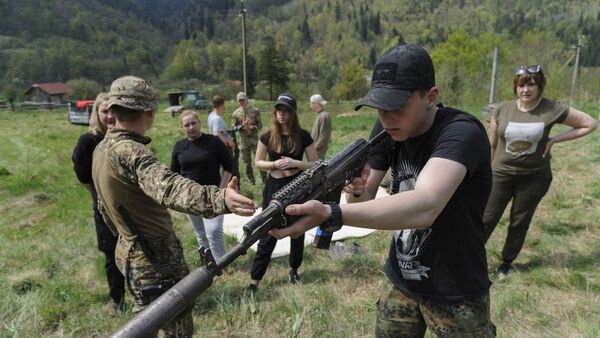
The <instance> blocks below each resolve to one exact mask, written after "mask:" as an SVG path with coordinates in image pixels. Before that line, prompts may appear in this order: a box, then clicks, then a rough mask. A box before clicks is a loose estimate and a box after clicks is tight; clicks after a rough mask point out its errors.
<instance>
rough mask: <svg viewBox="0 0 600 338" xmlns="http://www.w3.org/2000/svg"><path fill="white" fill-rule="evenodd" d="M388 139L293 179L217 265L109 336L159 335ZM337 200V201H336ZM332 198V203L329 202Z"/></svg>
mask: <svg viewBox="0 0 600 338" xmlns="http://www.w3.org/2000/svg"><path fill="white" fill-rule="evenodd" d="M384 137H385V131H382V132H381V133H379V134H378V135H376V136H375V137H373V138H372V139H371V140H370V141H369V142H367V141H365V140H364V139H358V140H356V141H355V142H354V143H352V144H351V145H349V146H348V147H346V148H344V149H343V150H342V151H340V152H339V153H337V154H336V155H334V157H333V158H332V159H331V160H329V161H321V160H319V161H317V163H316V164H315V165H314V166H313V167H312V168H310V169H308V170H306V171H305V172H303V173H302V174H300V176H298V177H297V178H295V179H294V180H293V181H291V182H290V183H288V184H287V185H285V186H284V187H283V188H281V190H279V191H277V192H276V193H275V194H274V195H273V198H272V200H271V202H270V203H269V205H268V206H267V207H266V208H265V209H264V210H263V211H262V212H260V213H259V214H258V215H257V216H255V217H254V218H253V219H251V220H250V221H249V222H248V223H246V224H245V225H244V227H243V229H244V235H243V236H242V238H241V239H240V241H239V243H238V244H237V245H236V246H234V247H233V248H232V249H231V250H230V251H229V252H227V253H226V254H225V255H224V256H223V257H221V259H220V260H219V261H218V262H210V264H207V265H206V266H203V267H200V268H198V269H196V270H194V271H192V272H191V273H190V274H188V275H187V276H186V277H185V278H183V279H182V280H181V281H179V282H178V283H177V284H175V285H174V286H173V287H171V288H170V289H169V290H167V291H166V292H165V293H163V294H162V295H161V296H160V297H159V298H157V299H156V300H155V301H154V302H152V303H151V304H150V305H148V306H147V307H146V308H144V309H143V310H142V311H141V312H139V313H138V314H137V315H136V316H135V317H134V318H132V319H131V320H129V321H128V322H127V323H125V325H124V326H122V327H121V328H120V329H119V330H117V331H116V332H115V333H114V334H113V335H112V336H111V337H128V338H129V337H136V338H137V337H140V338H141V337H148V336H151V335H153V334H155V333H156V331H158V329H159V328H160V327H161V326H163V325H164V324H165V323H168V322H169V321H171V320H172V319H173V318H175V316H177V314H179V313H181V312H182V311H183V310H184V309H185V308H187V307H188V306H191V305H192V304H193V303H194V300H195V299H196V297H198V296H199V295H200V294H202V292H204V290H206V289H208V288H209V287H210V286H211V285H212V282H213V279H214V277H215V276H216V275H220V274H221V272H222V270H223V269H224V268H225V267H227V266H228V265H230V264H231V263H232V262H233V261H234V260H236V259H237V258H238V257H239V256H241V255H244V254H245V253H246V251H247V250H248V249H249V248H250V247H251V246H252V245H253V244H254V243H256V242H258V241H259V240H260V238H261V237H263V236H264V235H265V234H266V233H267V232H269V230H271V229H272V228H273V227H276V226H280V227H284V226H286V224H285V217H284V216H285V208H286V207H287V206H288V205H291V204H298V203H304V202H306V201H308V200H311V199H317V200H320V201H324V200H325V199H326V198H331V197H332V196H336V195H337V198H338V199H339V194H341V190H342V188H343V187H344V186H345V185H346V184H347V183H349V182H350V180H352V178H353V177H356V176H358V175H360V172H361V170H362V168H363V166H364V165H365V163H366V161H367V157H368V155H369V151H370V149H371V148H372V147H373V146H374V145H375V144H377V143H378V142H379V141H381V140H382V139H383V138H384ZM333 198H336V197H333ZM329 200H331V199H328V201H329Z"/></svg>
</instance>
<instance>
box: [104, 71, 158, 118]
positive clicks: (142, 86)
mask: <svg viewBox="0 0 600 338" xmlns="http://www.w3.org/2000/svg"><path fill="white" fill-rule="evenodd" d="M112 105H118V106H121V107H125V108H129V109H134V110H139V111H155V110H156V108H157V107H158V104H157V102H156V95H155V94H154V89H153V88H152V87H151V86H150V84H149V83H148V82H147V81H146V80H144V79H141V78H139V77H136V76H131V75H128V76H123V77H120V78H118V79H116V80H114V81H113V83H112V85H111V86H110V92H109V93H108V108H110V107H111V106H112Z"/></svg>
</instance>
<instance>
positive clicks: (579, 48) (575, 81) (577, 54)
mask: <svg viewBox="0 0 600 338" xmlns="http://www.w3.org/2000/svg"><path fill="white" fill-rule="evenodd" d="M581 38H582V35H581V34H579V37H578V39H577V46H576V48H577V50H576V51H575V68H574V69H573V82H571V100H573V98H574V97H575V85H576V84H577V73H578V72H579V52H580V51H581Z"/></svg>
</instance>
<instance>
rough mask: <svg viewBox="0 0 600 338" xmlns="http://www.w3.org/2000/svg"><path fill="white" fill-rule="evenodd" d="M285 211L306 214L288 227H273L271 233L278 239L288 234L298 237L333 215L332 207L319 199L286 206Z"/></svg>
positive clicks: (289, 213)
mask: <svg viewBox="0 0 600 338" xmlns="http://www.w3.org/2000/svg"><path fill="white" fill-rule="evenodd" d="M285 212H286V213H287V214H288V215H293V216H302V215H304V217H302V218H300V219H299V220H298V221H296V222H294V224H292V225H290V226H288V227H285V228H282V229H279V228H273V229H271V230H270V231H269V233H270V234H271V236H273V237H275V238H277V239H282V238H284V237H287V236H290V237H292V238H298V237H299V236H301V235H302V234H303V233H305V232H306V231H307V230H310V229H312V228H314V227H316V226H317V225H320V224H322V223H323V222H325V221H326V220H327V219H329V217H330V216H331V207H329V206H328V205H325V204H323V203H321V202H319V201H315V200H311V201H308V202H306V203H303V204H292V205H289V206H288V207H287V208H285Z"/></svg>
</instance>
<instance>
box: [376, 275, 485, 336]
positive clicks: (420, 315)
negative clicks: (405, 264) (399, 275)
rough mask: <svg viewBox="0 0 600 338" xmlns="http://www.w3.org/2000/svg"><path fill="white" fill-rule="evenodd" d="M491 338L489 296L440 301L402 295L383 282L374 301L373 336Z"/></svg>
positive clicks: (402, 293)
mask: <svg viewBox="0 0 600 338" xmlns="http://www.w3.org/2000/svg"><path fill="white" fill-rule="evenodd" d="M427 328H429V330H430V331H431V333H432V335H433V336H435V337H461V338H462V337H477V338H480V337H483V338H485V337H495V336H496V327H495V326H494V324H493V323H492V322H491V320H490V296H489V293H486V294H485V295H484V296H482V297H480V298H477V299H471V300H460V301H440V300H432V299H429V298H424V297H419V296H413V295H409V294H406V293H404V292H402V291H400V290H398V289H397V288H396V287H394V286H393V285H392V284H390V283H387V285H386V286H385V287H384V290H383V291H382V293H381V296H380V297H379V301H378V302H377V322H376V324H375V336H377V337H423V336H424V335H425V330H426V329H427Z"/></svg>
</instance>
